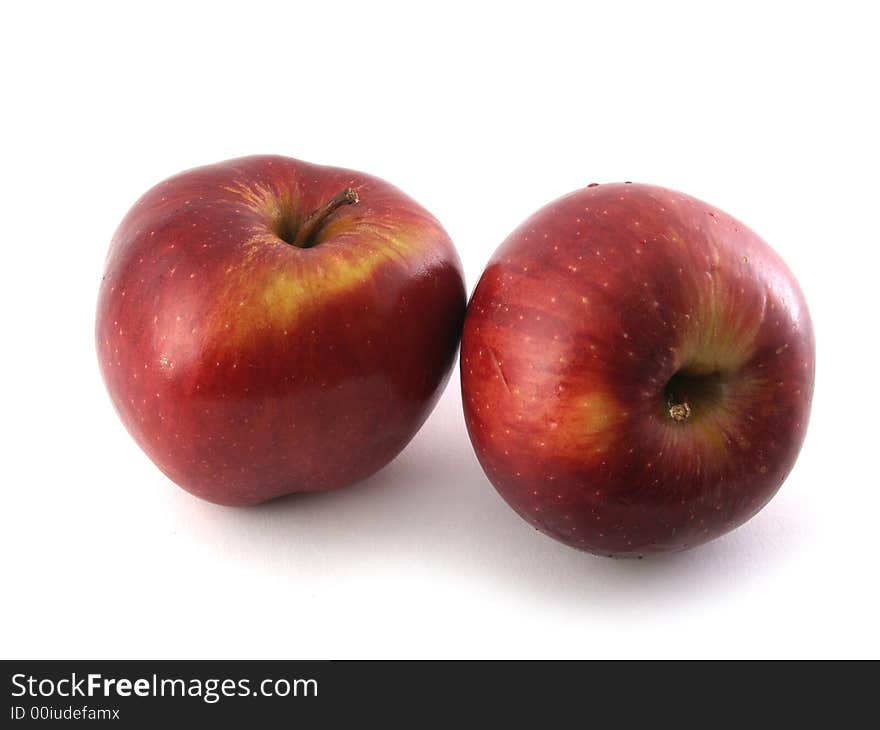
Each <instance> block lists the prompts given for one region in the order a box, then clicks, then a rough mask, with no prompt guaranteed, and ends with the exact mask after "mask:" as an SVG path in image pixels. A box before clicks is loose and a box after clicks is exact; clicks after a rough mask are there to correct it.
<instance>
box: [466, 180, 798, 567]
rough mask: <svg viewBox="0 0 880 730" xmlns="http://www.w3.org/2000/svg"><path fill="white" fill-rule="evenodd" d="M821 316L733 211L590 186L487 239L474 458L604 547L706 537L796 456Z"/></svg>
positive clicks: (469, 341)
mask: <svg viewBox="0 0 880 730" xmlns="http://www.w3.org/2000/svg"><path fill="white" fill-rule="evenodd" d="M813 373H814V343H813V330H812V325H811V323H810V317H809V314H808V312H807V306H806V303H805V301H804V297H803V295H802V294H801V292H800V289H799V288H798V285H797V282H796V281H795V279H794V277H793V276H792V274H791V272H790V271H789V270H788V268H787V267H786V265H785V264H784V263H783V262H782V260H781V259H780V258H779V256H777V255H776V254H775V253H774V252H773V251H772V250H771V249H770V247H769V246H767V244H766V243H764V241H762V240H761V239H760V238H759V237H758V236H757V235H756V234H755V233H753V232H752V231H750V230H749V229H748V228H746V227H745V226H744V225H743V224H742V223H739V222H738V221H737V220H735V219H734V218H732V217H731V216H729V215H727V214H725V213H723V212H722V211H720V210H718V209H717V208H713V207H712V206H711V205H707V204H706V203H702V202H700V201H699V200H695V199H694V198H691V197H689V196H687V195H682V194H681V193H676V192H673V191H671V190H665V189H663V188H659V187H653V186H649V185H632V184H628V183H627V184H613V185H601V186H595V185H593V186H590V187H588V188H585V189H583V190H579V191H577V192H574V193H572V194H570V195H567V196H565V197H563V198H560V199H559V200H557V201H555V202H553V203H551V204H550V205H548V206H546V207H545V208H543V209H541V210H540V211H538V212H537V213H536V214H535V215H533V216H532V217H531V218H529V219H528V220H527V221H526V222H525V223H523V224H522V225H521V226H520V227H519V228H518V229H517V230H516V231H514V232H513V233H512V234H511V235H510V237H509V238H508V239H507V240H506V241H505V242H504V243H503V244H502V245H501V247H500V248H499V249H498V250H497V251H496V252H495V254H494V256H493V258H492V260H491V262H490V263H489V265H488V268H487V269H486V271H485V273H484V274H483V276H482V278H481V279H480V282H479V284H478V286H477V288H476V290H475V292H474V295H473V298H472V300H471V303H470V306H469V308H468V313H467V317H466V320H465V327H464V334H463V339H462V352H461V378H462V390H463V398H464V409H465V418H466V421H467V427H468V431H469V433H470V437H471V440H472V442H473V445H474V449H475V451H476V453H477V456H478V458H479V460H480V463H481V464H482V466H483V468H484V469H485V471H486V474H487V475H488V477H489V479H490V480H491V481H492V483H493V484H494V485H495V487H496V488H497V489H498V491H499V492H500V493H501V495H502V496H503V497H504V499H505V500H506V501H507V502H508V503H509V504H510V505H511V506H512V507H513V508H514V509H515V510H516V511H517V512H518V513H519V514H520V515H522V516H523V517H524V518H525V519H526V520H528V522H530V523H531V524H532V525H533V526H535V527H536V528H538V529H539V530H542V531H544V532H545V533H547V534H548V535H550V536H552V537H555V538H557V539H558V540H561V541H562V542H564V543H566V544H568V545H572V546H574V547H577V548H581V549H583V550H588V551H590V552H594V553H597V554H601V555H609V556H643V555H647V554H651V553H660V552H666V551H673V550H681V549H684V548H688V547H692V546H694V545H698V544H700V543H702V542H705V541H707V540H711V539H713V538H715V537H718V536H719V535H721V534H723V533H725V532H727V531H728V530H731V529H733V528H735V527H737V526H738V525H741V524H742V523H743V522H745V521H746V520H748V519H749V518H750V517H752V516H753V515H754V514H755V513H756V512H758V510H760V509H761V508H762V507H763V506H764V505H765V504H767V502H768V501H769V500H770V498H771V497H773V495H774V494H775V493H776V491H777V489H779V486H780V485H781V484H782V482H783V480H784V479H785V477H786V475H787V474H788V473H789V471H790V470H791V468H792V466H793V464H794V462H795V459H796V458H797V454H798V451H799V449H800V446H801V443H802V441H803V438H804V433H805V431H806V428H807V420H808V418H809V412H810V400H811V397H812V391H813Z"/></svg>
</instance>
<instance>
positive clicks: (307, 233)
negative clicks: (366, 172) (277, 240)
mask: <svg viewBox="0 0 880 730" xmlns="http://www.w3.org/2000/svg"><path fill="white" fill-rule="evenodd" d="M359 200H360V198H359V197H358V194H357V190H355V189H354V188H346V189H345V190H343V191H341V192H339V193H337V194H336V195H334V196H333V197H332V198H331V199H330V200H329V201H327V203H326V204H325V205H323V206H322V207H320V208H318V209H317V210H315V211H313V212H312V213H311V215H309V217H308V218H306V219H305V221H304V222H303V224H302V225H301V226H300V228H299V230H298V231H297V232H296V235H295V236H294V237H293V240H292V241H291V242H290V244H291V245H292V246H296V247H297V248H311V247H312V246H314V245H315V237H316V235H317V233H318V231H319V230H320V229H321V227H322V226H323V225H324V223H325V222H326V220H327V218H329V217H330V215H332V213H333V212H334V211H335V210H336V209H337V208H341V207H342V206H343V205H354V204H355V203H357V202H358V201H359Z"/></svg>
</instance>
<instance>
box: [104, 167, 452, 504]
mask: <svg viewBox="0 0 880 730" xmlns="http://www.w3.org/2000/svg"><path fill="white" fill-rule="evenodd" d="M464 309H465V290H464V282H463V278H462V271H461V264H460V262H459V259H458V256H457V254H456V252H455V249H454V247H453V245H452V243H451V241H450V240H449V237H448V236H447V234H446V232H445V231H444V230H443V228H442V227H441V226H440V224H439V223H438V222H437V221H436V220H435V219H434V218H433V217H432V216H431V215H430V214H429V213H428V212H427V211H425V210H424V209H423V208H422V207H420V206H419V205H418V204H417V203H415V202H414V201H413V200H411V199H410V198H409V197H407V196H406V195H404V194H403V193H402V192H401V191H399V190H397V189H396V188H394V187H393V186H391V185H389V184H388V183H386V182H383V181H382V180H379V179H377V178H374V177H371V176H369V175H365V174H362V173H359V172H353V171H351V170H343V169H338V168H333V167H320V166H316V165H311V164H308V163H305V162H301V161H298V160H293V159H289V158H284V157H275V156H257V157H249V158H243V159H238V160H231V161H228V162H224V163H220V164H217V165H211V166H208V167H202V168H198V169H195V170H190V171H188V172H184V173H182V174H180V175H177V176H175V177H172V178H170V179H168V180H166V181H165V182H163V183H160V184H159V185H157V186H156V187H154V188H153V189H152V190H150V191H149V192H148V193H146V195H144V196H143V197H142V198H141V199H140V200H139V201H138V202H137V203H136V204H135V206H134V207H133V208H132V209H131V211H130V212H129V213H128V215H127V216H126V217H125V219H124V220H123V222H122V224H121V225H120V226H119V229H118V230H117V232H116V234H115V236H114V238H113V242H112V244H111V247H110V253H109V256H108V259H107V264H106V272H105V275H104V279H103V282H102V284H101V291H100V296H99V302H98V315H97V327H96V339H97V349H98V357H99V361H100V366H101V371H102V373H103V376H104V380H105V382H106V384H107V388H108V390H109V391H110V395H111V397H112V399H113V403H114V405H115V407H116V410H117V411H118V413H119V415H120V417H121V418H122V421H123V423H124V424H125V426H126V427H127V428H128V430H129V431H130V432H131V434H132V436H134V438H135V440H136V441H137V443H138V444H139V445H140V446H141V448H143V450H144V451H145V452H146V453H147V455H148V456H149V457H150V458H151V459H152V460H153V461H154V462H155V463H156V464H157V465H158V466H159V468H160V469H161V470H162V471H163V472H165V474H167V475H168V476H169V477H170V478H171V479H172V480H174V481H175V482H176V483H177V484H179V485H180V486H182V487H183V488H184V489H187V490H188V491H190V492H192V493H193V494H195V495H198V496H199V497H202V498H204V499H207V500H210V501H212V502H217V503H220V504H227V505H247V504H253V503H257V502H262V501H265V500H268V499H272V498H273V497H278V496H280V495H283V494H287V493H290V492H303V491H317V490H324V489H332V488H335V487H341V486H344V485H347V484H351V483H353V482H356V481H358V480H360V479H363V478H364V477H366V476H368V475H369V474H371V473H373V472H375V471H376V470H378V469H379V468H381V467H382V466H384V465H385V464H386V463H388V462H389V461H390V460H391V459H393V458H394V457H395V456H396V455H397V454H398V453H399V452H400V450H401V449H402V448H403V447H404V446H405V445H406V443H407V442H408V441H409V440H410V439H411V438H412V436H413V435H414V434H415V433H416V431H417V430H418V428H419V427H420V426H421V424H422V423H423V421H424V420H425V418H426V417H427V415H428V413H429V412H430V410H431V408H432V407H433V405H434V403H435V402H436V400H437V398H438V396H439V394H440V392H441V390H442V388H443V386H444V384H445V382H446V380H447V378H448V376H449V371H450V369H451V367H452V363H453V359H454V356H455V351H456V348H457V345H458V340H459V335H460V329H461V325H462V320H463V318H464Z"/></svg>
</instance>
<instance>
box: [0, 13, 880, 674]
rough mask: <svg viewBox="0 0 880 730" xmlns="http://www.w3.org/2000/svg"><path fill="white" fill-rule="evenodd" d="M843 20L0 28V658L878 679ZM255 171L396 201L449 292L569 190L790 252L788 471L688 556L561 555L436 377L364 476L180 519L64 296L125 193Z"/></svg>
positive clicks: (872, 416) (86, 274) (855, 83)
mask: <svg viewBox="0 0 880 730" xmlns="http://www.w3.org/2000/svg"><path fill="white" fill-rule="evenodd" d="M871 5H872V4H871V3H868V2H866V3H864V4H856V3H849V2H834V3H827V4H813V3H791V4H783V3H778V4H777V3H769V2H760V3H748V2H739V3H728V4H725V7H726V9H724V10H721V9H719V8H720V4H718V5H716V4H714V3H692V4H690V3H688V4H682V3H676V2H672V3H670V2H664V3H656V4H650V3H610V2H599V3H584V2H571V3H555V2H547V1H546V0H542V2H540V3H530V4H523V5H519V4H517V3H503V4H502V3H499V4H497V5H494V4H493V5H489V4H486V5H485V6H483V5H481V4H478V3H476V2H468V3H465V4H463V5H461V6H458V5H456V4H454V3H433V4H431V5H430V6H429V8H430V9H425V8H423V7H421V6H420V4H418V3H399V4H390V3H380V2H376V1H374V0H369V1H366V0H361V1H360V2H354V3H348V2H343V1H342V0H334V2H332V3H319V2H309V3H277V4H263V3H258V2H252V1H251V2H236V3H234V4H231V5H229V6H224V5H222V4H218V3H206V4H204V5H201V4H185V3H182V2H174V3H171V4H169V5H165V4H163V3H156V2H153V3H139V4H134V3H108V4H106V5H99V4H95V3H88V2H77V3H58V4H46V3H36V2H35V3H16V4H13V5H8V6H7V7H6V9H5V10H4V13H3V14H4V17H3V20H2V29H0V36H2V37H0V62H2V63H0V69H2V70H0V74H2V88H3V111H2V116H0V127H2V132H3V134H2V139H0V144H2V174H0V187H2V190H0V193H2V196H0V199H2V210H3V216H2V224H0V225H2V229H0V230H2V267H0V276H2V287H0V296H2V313H3V321H2V339H0V343H2V344H0V347H2V358H0V368H2V373H0V377H2V380H0V382H2V384H3V399H2V410H0V416H2V420H0V423H2V426H0V428H2V430H3V436H2V444H3V478H2V508H0V520H2V524H0V547H2V554H0V560H2V586H3V588H2V592H3V598H2V600H0V619H2V620H0V654H2V656H3V657H6V658H13V657H14V658H25V657H31V658H41V657H61V658H64V657H82V658H91V657H105V658H134V657H186V658H199V657H205V658H208V657H229V658H236V657H250V658H268V657H279V658H327V657H329V658H336V657H585V658H586V657H770V656H774V657H776V656H785V657H827V656H838V657H857V656H860V657H874V658H877V657H878V656H880V635H878V621H877V617H878V614H880V602H878V580H877V578H878V567H877V565H878V562H877V558H876V552H877V545H878V528H877V525H878V519H880V480H878V477H877V463H878V462H877V450H878V446H877V437H878V432H877V418H878V416H877V414H878V407H880V402H878V390H877V366H878V361H880V359H878V354H880V353H878V345H877V333H878V329H877V316H876V315H877V309H878V307H877V287H878V285H877V278H876V277H877V270H878V264H880V256H878V244H880V240H878V239H880V233H878V231H880V203H878V200H880V176H878V166H880V154H878V139H877V135H878V129H880V115H878V110H877V106H876V104H877V97H878V87H877V83H878V81H877V72H878V68H880V54H878V50H877V38H876V28H877V23H876V22H875V19H872V18H870V17H869V11H870V8H871ZM528 6H531V9H525V8H526V7H528ZM713 8H714V9H713ZM257 152H272V153H278V154H287V155H290V156H294V157H300V158H303V159H306V160H309V161H312V162H318V163H324V164H334V165H339V166H343V167H351V168H355V169H361V170H364V171H367V172H370V173H373V174H375V175H379V176H380V177H384V178H385V179H387V180H389V181H391V182H393V183H394V184H396V185H398V186H400V187H401V188H403V189H404V190H406V191H407V192H408V193H410V194H411V195H413V196H414V197H415V198H416V199H417V200H419V201H420V202H422V203H423V204H424V205H425V206H426V207H428V208H429V209H430V210H431V211H432V212H433V213H434V214H435V215H436V216H437V217H438V218H439V219H440V220H441V221H442V222H443V223H444V225H445V226H446V227H447V229H448V230H449V232H450V234H451V235H452V238H453V239H454V240H455V241H456V243H457V246H458V249H459V251H460V253H461V256H462V258H463V260H464V263H465V269H466V274H467V280H468V288H469V289H471V288H472V287H473V286H474V284H475V283H476V281H477V279H478V278H479V275H480V272H481V270H482V267H483V265H484V264H485V262H486V260H487V259H488V257H489V256H490V254H491V252H492V251H493V250H494V248H495V247H496V246H497V245H498V244H499V243H500V242H501V241H502V239H503V238H504V237H505V236H506V235H507V234H508V233H509V232H510V231H511V230H512V229H513V228H514V227H515V226H516V225H517V224H518V223H519V222H520V221H521V220H522V219H524V218H525V217H526V216H527V215H529V214H531V213H532V212H533V211H534V210H536V209H537V208H538V207H540V206H541V205H543V204H544V203H546V202H548V201H550V200H552V199H553V198H555V197H557V196H559V195H561V194H563V193H566V192H568V191H570V190H573V189H575V188H579V187H583V186H584V185H586V184H587V183H589V182H592V181H598V182H607V181H619V180H636V181H643V182H653V183H657V184H661V185H666V186H668V187H672V188H677V189H680V190H683V191H685V192H688V193H691V194H693V195H696V196H697V197H700V198H703V199H705V200H707V201H710V202H712V203H714V204H716V205H718V206H719V207H721V208H723V209H725V210H727V211H729V212H730V213H732V214H733V215H735V216H737V217H739V218H740V219H742V220H743V221H745V222H746V223H747V224H748V225H750V226H751V227H753V228H754V229H755V230H757V231H758V232H759V233H761V234H762V235H763V236H764V238H766V239H767V240H768V241H769V242H770V243H771V245H772V246H774V247H775V248H776V249H777V250H778V251H779V252H780V253H781V254H782V256H783V257H784V258H785V259H786V260H787V261H788V263H789V264H790V265H791V267H792V269H793V270H794V271H795V273H796V275H797V276H798V278H799V280H800V282H801V284H802V286H803V288H804V290H805V292H806V295H807V299H808V301H809V303H810V306H811V309H812V314H813V318H814V320H815V327H816V332H817V339H818V379H817V387H816V396H815V401H814V409H813V417H812V423H811V427H810V431H809V434H808V437H807V441H806V444H805V446H804V449H803V452H802V455H801V458H800V460H799V462H798V464H797V467H796V468H795V470H794V472H793V473H792V474H791V476H790V478H789V480H788V481H787V483H786V484H785V486H784V487H783V488H782V491H781V492H780V493H779V495H778V496H777V497H776V499H775V500H774V501H773V502H772V503H771V504H770V505H769V506H768V507H767V508H766V509H765V510H764V511H763V512H762V513H761V514H760V515H758V516H757V517H756V518H755V519H753V520H752V521H751V522H750V523H748V524H747V525H745V526H744V527H742V528H741V529H739V530H737V531H736V532H735V533H733V534H731V535H728V536H726V537H724V538H722V539H720V540H717V541H716V542H714V543H711V544H709V545H708V546H705V547H703V548H700V549H698V550H695V551H692V552H688V553H684V554H679V555H675V556H672V557H668V558H662V559H655V560H645V561H640V562H635V561H632V562H630V561H610V560H607V559H602V558H595V557H592V556H590V555H587V554H582V553H578V552H576V551H574V550H571V549H569V548H566V547H564V546H562V545H560V544H557V543H555V542H554V541H552V540H550V539H549V538H546V537H544V536H542V535H540V534H538V533H536V532H534V531H533V530H532V529H530V528H529V527H527V526H526V524H525V523H524V522H523V521H522V520H520V518H519V517H517V516H516V515H515V514H514V513H513V512H512V511H511V510H510V509H508V508H507V507H506V506H505V505H504V503H503V502H502V501H501V499H500V498H499V497H498V496H497V495H496V493H495V492H494V490H493V489H492V487H491V486H490V485H489V483H488V481H487V480H486V479H485V478H484V476H483V474H482V472H481V470H480V468H479V466H478V464H477V462H476V459H475V458H474V456H473V453H472V451H471V448H470V444H469V442H468V439H467V436H466V433H465V430H464V424H463V419H462V415H461V405H460V394H459V388H458V383H457V372H456V373H455V374H454V376H453V380H452V382H451V384H450V386H449V388H448V389H447V391H446V393H445V396H444V398H443V400H442V401H441V403H440V405H439V406H438V408H437V410H436V411H435V412H434V414H433V416H432V417H431V418H430V420H429V421H428V423H427V424H426V426H425V427H424V428H423V429H422V431H421V432H420V433H419V434H418V436H417V437H416V439H415V440H414V441H413V442H412V444H411V445H410V446H409V447H408V448H407V449H406V450H405V451H404V453H403V454H402V455H401V456H400V457H399V458H398V459H397V460H396V461H395V462H394V463H393V464H392V465H390V466H389V467H387V468H386V469H384V470H383V471H382V472H380V473H379V474H377V475H375V476H374V477H372V478H370V479H369V480H368V481H367V482H366V483H363V484H361V485H359V486H357V487H354V488H350V489H348V490H343V491H338V492H335V493H329V494H325V495H317V496H308V497H304V498H294V499H288V500H283V501H280V502H276V503H273V504H269V505H265V506H263V507H259V508H255V509H247V510H242V509H230V508H222V507H217V506H213V505H210V504H207V503H204V502H200V501H198V500H197V499H195V498H194V497H191V496H189V495H188V494H186V493H185V492H183V491H182V490H180V489H178V488H177V487H175V486H174V485H173V484H171V483H170V482H169V481H168V480H167V479H166V478H165V477H164V476H162V474H161V473H160V472H159V471H158V470H157V469H156V468H155V467H154V466H153V465H152V464H151V463H150V462H149V460H148V459H147V458H146V457H145V456H144V455H143V454H142V453H141V452H140V451H139V449H138V448H137V446H136V445H135V444H134V442H133V441H132V440H131V438H130V437H129V436H128V434H127V433H126V432H125V430H124V429H123V428H122V426H121V425H120V423H119V421H118V419H117V417H116V415H115V413H114V412H113V409H112V407H111V405H110V401H109V399H108V397H107V395H106V393H105V391H104V388H103V385H102V383H101V380H100V376H99V373H98V368H97V364H96V358H95V355H94V346H93V326H94V306H95V299H96V294H97V289H98V282H99V280H100V277H101V270H102V265H103V260H104V256H105V254H106V250H107V246H108V243H109V240H110V237H111V235H112V233H113V230H114V228H115V226H116V224H117V223H118V222H119V220H120V219H121V218H122V216H123V214H124V213H125V212H126V210H127V209H128V207H129V206H130V205H131V204H132V203H133V202H134V200H135V199H136V198H137V197H138V196H139V195H140V194H141V193H142V192H144V191H145V190H146V189H147V188H148V187H150V186H151V185H153V184H154V183H156V182H158V181H159V180H161V179H163V178H165V177H167V176H168V175H170V174H173V173H175V172H178V171H180V170H182V169H186V168H189V167H192V166H195V165H200V164H205V163H210V162H216V161H219V160H222V159H225V158H229V157H235V156H239V155H244V154H249V153H257Z"/></svg>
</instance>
